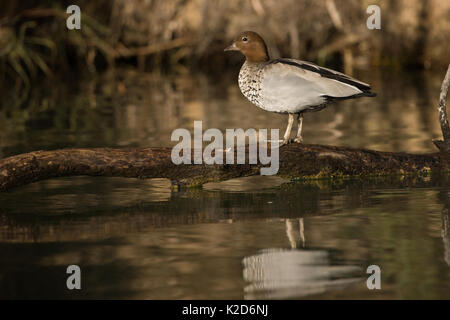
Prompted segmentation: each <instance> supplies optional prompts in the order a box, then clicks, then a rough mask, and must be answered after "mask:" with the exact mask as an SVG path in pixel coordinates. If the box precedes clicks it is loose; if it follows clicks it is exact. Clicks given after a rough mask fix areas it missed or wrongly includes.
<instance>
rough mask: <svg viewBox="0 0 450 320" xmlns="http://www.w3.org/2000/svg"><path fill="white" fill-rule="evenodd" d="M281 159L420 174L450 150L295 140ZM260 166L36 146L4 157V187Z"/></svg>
mask: <svg viewBox="0 0 450 320" xmlns="http://www.w3.org/2000/svg"><path fill="white" fill-rule="evenodd" d="M247 152H248V149H247ZM247 154H248V153H247ZM235 155H236V152H235ZM192 159H193V158H192ZM224 159H225V156H224ZM246 159H248V157H247V158H246ZM279 160H280V168H279V171H278V175H280V176H282V177H287V178H299V179H311V178H325V177H345V176H371V175H392V174H397V175H398V174H417V173H421V172H429V171H448V170H449V169H450V153H434V154H425V155H416V154H405V153H391V152H377V151H371V150H364V149H353V148H347V147H334V146H321V145H306V144H296V143H294V144H290V145H287V146H283V147H282V148H281V149H280V151H279ZM261 167H267V165H261V164H260V163H259V164H255V165H249V164H246V165H237V164H236V165H226V164H225V165H206V164H201V165H195V164H182V165H175V164H173V163H172V161H171V149H170V148H142V149H109V148H99V149H63V150H54V151H37V152H30V153H26V154H20V155H16V156H12V157H9V158H5V159H2V160H0V190H7V189H10V188H13V187H17V186H21V185H25V184H28V183H32V182H35V181H40V180H45V179H49V178H54V177H64V176H80V175H87V176H109V177H129V178H130V177H134V178H167V179H170V180H171V181H172V183H174V184H180V185H190V186H192V185H201V184H203V183H206V182H210V181H222V180H227V179H231V178H236V177H244V176H251V175H259V174H260V170H259V169H260V168H261Z"/></svg>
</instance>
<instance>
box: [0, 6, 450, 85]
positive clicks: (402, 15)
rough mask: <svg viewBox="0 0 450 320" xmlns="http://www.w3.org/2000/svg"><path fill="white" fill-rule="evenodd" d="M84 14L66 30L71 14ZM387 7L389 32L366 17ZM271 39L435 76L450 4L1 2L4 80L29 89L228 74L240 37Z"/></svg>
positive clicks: (307, 54) (307, 51)
mask: <svg viewBox="0 0 450 320" xmlns="http://www.w3.org/2000/svg"><path fill="white" fill-rule="evenodd" d="M71 4H76V5H78V6H80V8H81V12H82V15H81V16H82V22H81V26H82V28H81V30H73V31H70V30H68V29H67V28H66V19H67V17H68V16H69V14H67V13H66V8H67V7H68V6H69V5H71ZM370 4H377V5H379V6H380V7H381V30H368V29H367V28H366V20H367V18H368V16H369V14H367V13H366V9H367V7H368V6H369V5H370ZM243 30H255V31H258V32H260V33H261V34H263V35H264V37H265V39H266V41H267V42H268V44H269V50H270V52H271V53H272V56H289V57H293V58H302V59H305V60H312V61H316V62H318V63H320V64H340V65H342V66H343V69H345V71H346V72H349V73H351V72H352V68H353V67H356V68H369V67H371V66H389V67H395V68H410V67H418V68H431V67H435V66H441V65H445V64H447V63H448V53H449V49H450V42H449V41H447V40H448V34H449V32H450V2H448V1H439V0H424V1H421V0H414V1H412V0H395V1H394V0H379V1H373V0H371V1H360V0H320V1H311V0H283V1H281V0H98V1H88V0H80V1H74V0H70V1H53V0H44V1H34V0H25V1H2V2H1V3H0V74H1V81H3V82H4V81H11V80H14V81H16V82H20V83H21V84H22V85H24V86H29V85H30V81H31V80H32V79H35V78H36V76H37V75H45V76H48V77H50V76H52V75H55V74H59V73H67V72H68V71H69V70H73V69H75V68H76V69H77V70H82V69H86V70H88V71H90V72H95V71H99V70H103V69H106V68H110V67H111V66H114V65H115V64H117V63H126V64H129V65H130V66H133V67H138V68H139V69H141V70H146V71H154V70H165V71H167V70H170V71H175V72H186V71H187V70H198V69H202V70H206V71H208V72H209V71H212V72H214V71H221V70H223V68H224V67H226V66H227V65H229V64H230V62H231V63H235V64H237V63H238V62H239V61H240V58H239V57H238V56H237V55H231V56H226V57H225V55H224V54H223V52H222V49H223V48H224V46H226V45H227V44H228V43H229V42H230V41H231V39H232V38H233V37H235V35H236V34H238V33H239V32H241V31H243Z"/></svg>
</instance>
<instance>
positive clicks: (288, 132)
mask: <svg viewBox="0 0 450 320" xmlns="http://www.w3.org/2000/svg"><path fill="white" fill-rule="evenodd" d="M293 123H294V115H293V114H292V113H289V120H288V125H287V128H286V132H285V133H284V137H283V141H282V142H281V145H280V146H284V145H285V144H288V143H289V142H290V141H289V137H290V136H291V130H292V124H293Z"/></svg>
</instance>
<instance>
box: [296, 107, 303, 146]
mask: <svg viewBox="0 0 450 320" xmlns="http://www.w3.org/2000/svg"><path fill="white" fill-rule="evenodd" d="M297 121H298V129H297V136H296V137H295V139H294V142H297V143H302V142H303V137H302V129H303V113H299V114H298V115H297Z"/></svg>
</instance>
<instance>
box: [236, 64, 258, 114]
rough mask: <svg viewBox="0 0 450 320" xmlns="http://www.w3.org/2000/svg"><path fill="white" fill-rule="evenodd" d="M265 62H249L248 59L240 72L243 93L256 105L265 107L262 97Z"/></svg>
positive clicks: (240, 87)
mask: <svg viewBox="0 0 450 320" xmlns="http://www.w3.org/2000/svg"><path fill="white" fill-rule="evenodd" d="M263 67H264V63H249V62H247V61H245V62H244V64H243V65H242V67H241V71H240V72H239V79H238V82H239V89H241V92H242V94H243V95H244V96H245V97H246V98H247V99H248V100H250V101H251V102H252V103H253V104H255V105H256V106H258V107H260V108H262V109H264V106H263V104H262V97H261V82H262V76H263V74H262V71H263Z"/></svg>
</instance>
